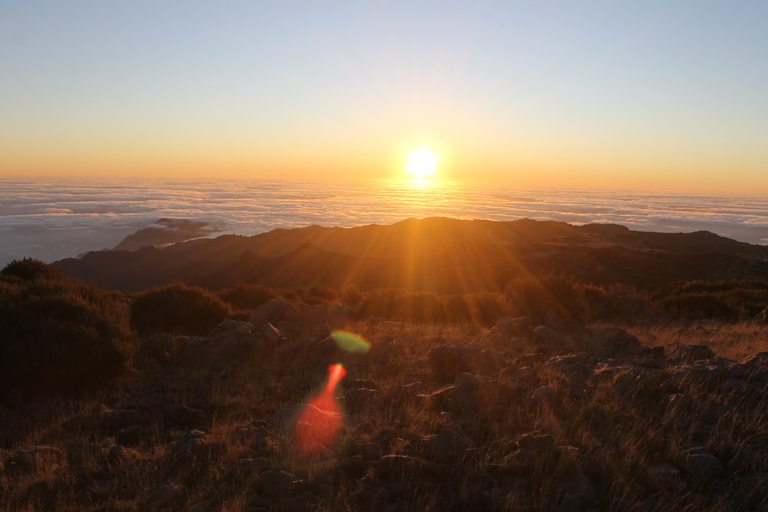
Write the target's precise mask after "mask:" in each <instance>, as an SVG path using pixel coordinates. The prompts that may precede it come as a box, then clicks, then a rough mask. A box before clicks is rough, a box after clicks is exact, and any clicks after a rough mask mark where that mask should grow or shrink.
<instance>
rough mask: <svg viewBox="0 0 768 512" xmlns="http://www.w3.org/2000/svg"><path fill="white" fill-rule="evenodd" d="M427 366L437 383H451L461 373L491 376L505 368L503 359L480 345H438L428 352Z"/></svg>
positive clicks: (493, 351) (494, 351)
mask: <svg viewBox="0 0 768 512" xmlns="http://www.w3.org/2000/svg"><path fill="white" fill-rule="evenodd" d="M428 359H429V366H430V369H431V370H432V375H433V376H434V378H435V380H436V381H437V382H443V383H447V382H451V381H453V380H454V379H455V378H456V377H457V376H458V375H459V374H461V373H479V374H484V375H492V374H495V373H496V372H498V371H499V370H500V369H501V368H503V367H504V366H505V364H506V363H505V361H504V358H503V357H502V356H501V355H500V354H499V353H498V352H497V351H496V350H493V349H491V348H485V347H482V346H480V345H468V344H458V345H440V346H439V347H435V348H433V349H432V350H430V351H429V354H428Z"/></svg>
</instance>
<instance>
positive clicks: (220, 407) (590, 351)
mask: <svg viewBox="0 0 768 512" xmlns="http://www.w3.org/2000/svg"><path fill="white" fill-rule="evenodd" d="M350 313H351V311H350V309H349V308H348V307H346V306H344V305H342V304H331V305H328V306H325V305H316V306H308V307H305V308H304V309H303V310H297V309H295V308H294V306H292V305H290V304H288V303H286V302H283V301H282V300H280V299H275V300H271V301H269V302H267V303H266V304H264V305H263V306H261V307H260V308H258V309H257V310H255V311H253V313H252V314H251V315H250V318H249V319H248V321H235V320H225V321H224V322H222V323H221V324H220V325H219V326H218V327H216V328H215V329H214V330H213V331H211V332H210V333H209V334H208V335H207V336H200V337H186V336H172V335H171V334H167V333H157V334H154V335H151V336H149V337H146V338H141V339H138V338H137V339H135V340H134V341H133V344H134V346H135V348H136V355H135V356H134V361H133V364H134V370H133V371H132V373H131V374H130V375H129V376H127V377H126V378H124V379H122V380H121V381H119V382H118V383H117V384H115V385H113V386H111V387H109V388H106V389H103V390H101V391H98V392H92V393H91V394H88V395H82V396H79V397H77V398H71V399H61V398H51V399H45V398H41V399H40V400H39V401H37V402H35V403H30V404H28V405H26V406H25V407H23V408H20V409H11V408H3V409H0V447H1V449H0V509H2V510H8V511H16V510H18V511H21V510H24V511H31V510H93V511H97V510H99V511H108V510H110V511H122V510H126V511H127V510H143V511H148V512H155V511H161V510H182V511H190V512H207V511H224V510H226V511H250V512H255V511H266V510H288V511H312V510H350V511H351V510H371V511H387V512H389V511H391V512H399V511H416V510H445V511H491V510H500V511H501V510H525V511H548V510H572V511H609V510H610V511H615V510H648V511H651V510H653V511H673V510H675V511H677V510H711V511H715V510H734V511H736V510H739V511H741V510H750V511H766V510H768V462H766V461H767V460H768V442H767V441H768V415H766V412H767V411H766V406H767V405H768V396H767V395H768V329H766V327H765V325H760V324H758V323H748V324H738V325H725V324H707V323H685V324H679V323H669V322H655V323H654V322H646V323H643V324H637V325H633V326H624V328H621V327H617V326H612V325H589V326H583V325H581V324H579V323H577V322H575V321H552V322H550V324H549V325H534V324H533V323H532V322H531V320H530V319H528V318H526V317H521V318H504V319H501V320H499V321H498V322H497V323H496V325H495V326H494V327H493V328H491V329H484V328H480V327H476V326H443V325H427V324H408V323H401V322H392V321H385V320H383V319H381V318H376V317H372V318H368V319H367V320H365V321H361V322H352V321H350ZM342 328H343V329H344V330H346V331H347V332H350V333H354V334H355V335H356V337H357V338H359V339H362V340H366V341H367V342H368V343H369V344H370V350H367V351H365V350H350V349H349V347H344V345H343V344H340V343H338V342H337V338H335V337H334V333H335V332H337V331H336V330H337V329H342ZM344 348H346V349H347V350H345V349H344ZM334 363H341V364H343V366H344V368H345V370H346V376H345V377H344V378H343V379H342V380H341V382H340V383H339V385H338V386H336V387H335V389H333V390H332V394H333V397H335V399H334V400H331V401H332V402H334V403H335V404H336V407H337V408H334V406H320V405H317V404H319V403H320V402H315V401H313V399H314V398H316V397H318V396H319V394H322V389H323V388H324V386H326V383H327V381H328V370H329V366H330V365H332V364H334ZM307 411H310V412H311V413H312V415H309V416H307ZM328 425H331V426H333V425H338V429H336V430H337V431H338V435H337V436H332V438H323V437H322V436H319V437H318V436H315V433H316V431H321V430H323V429H327V428H328ZM334 432H336V431H335V430H334ZM301 436H304V437H305V438H306V437H307V436H309V437H308V438H309V439H310V440H312V443H313V444H311V446H309V447H308V445H306V444H301V443H300V442H299V441H300V440H301V439H300V437H301ZM323 439H325V440H324V441H322V442H318V440H323Z"/></svg>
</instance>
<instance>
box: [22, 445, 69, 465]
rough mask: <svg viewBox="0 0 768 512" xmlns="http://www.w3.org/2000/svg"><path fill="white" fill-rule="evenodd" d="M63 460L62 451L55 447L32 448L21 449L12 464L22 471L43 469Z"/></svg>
mask: <svg viewBox="0 0 768 512" xmlns="http://www.w3.org/2000/svg"><path fill="white" fill-rule="evenodd" d="M62 459H63V455H62V453H61V450H59V449H58V448H54V447H53V446H31V447H29V448H21V449H20V450H17V451H16V453H15V454H14V455H13V457H12V458H11V460H10V462H11V463H15V464H17V465H18V466H19V467H20V468H22V469H42V468H43V467H50V466H52V465H56V464H58V463H59V462H60V461H61V460H62Z"/></svg>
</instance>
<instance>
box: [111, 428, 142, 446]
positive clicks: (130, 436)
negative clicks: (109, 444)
mask: <svg viewBox="0 0 768 512" xmlns="http://www.w3.org/2000/svg"><path fill="white" fill-rule="evenodd" d="M140 442H141V425H131V426H130V427H125V428H124V429H122V430H120V431H119V432H118V433H117V434H115V444H119V445H120V446H136V445H137V444H139V443H140Z"/></svg>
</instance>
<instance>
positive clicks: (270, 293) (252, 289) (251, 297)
mask: <svg viewBox="0 0 768 512" xmlns="http://www.w3.org/2000/svg"><path fill="white" fill-rule="evenodd" d="M216 295H218V297H219V298H220V299H221V300H223V301H224V302H226V303H227V304H229V305H230V306H232V308H233V309H236V310H238V309H245V310H250V311H253V310H254V309H256V308H257V307H259V306H261V305H262V304H264V303H265V302H267V301H268V300H269V299H275V298H277V297H278V295H279V294H278V292H277V291H275V290H273V289H272V288H267V287H266V286H262V285H260V284H242V283H241V284H238V285H237V286H235V287H234V288H227V289H226V290H221V291H219V292H217V293H216Z"/></svg>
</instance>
